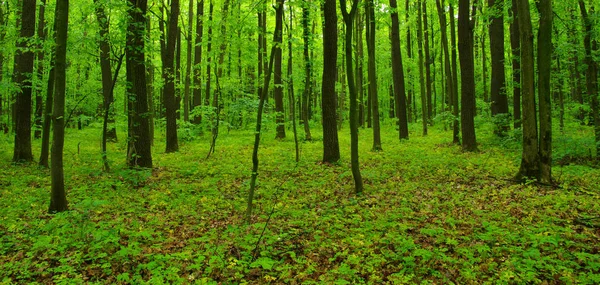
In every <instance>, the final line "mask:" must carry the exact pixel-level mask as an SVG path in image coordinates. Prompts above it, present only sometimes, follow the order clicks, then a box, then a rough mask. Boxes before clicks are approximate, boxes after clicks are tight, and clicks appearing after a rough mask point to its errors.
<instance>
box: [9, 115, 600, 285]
mask: <svg viewBox="0 0 600 285" xmlns="http://www.w3.org/2000/svg"><path fill="white" fill-rule="evenodd" d="M566 130H567V131H566V132H565V133H564V134H561V133H559V132H556V133H555V141H554V146H555V160H556V161H560V159H563V160H564V159H565V157H566V158H568V157H569V156H572V157H581V156H586V155H588V154H589V153H590V151H589V149H593V147H592V144H593V138H592V137H593V134H592V130H591V128H588V127H581V126H579V125H575V124H573V125H568V126H567V128H566ZM188 131H189V130H188ZM162 132H163V131H162V130H161V129H157V138H156V143H155V146H154V149H153V158H154V165H155V168H154V169H153V170H152V171H148V170H143V171H140V170H129V169H127V168H125V167H124V163H125V149H126V147H125V140H124V139H123V138H124V133H119V135H120V141H119V142H118V143H115V144H111V145H110V149H109V153H108V156H109V158H110V159H111V165H112V167H113V171H112V172H111V173H103V172H102V171H101V168H102V167H101V166H102V164H101V155H100V152H99V149H100V129H99V128H97V127H91V128H88V129H85V130H83V131H77V130H68V132H67V138H66V141H67V144H66V149H65V178H66V183H67V189H68V201H69V207H70V211H68V212H65V213H60V214H56V215H49V214H47V213H46V211H47V207H48V203H49V191H50V178H49V171H48V170H45V169H40V168H38V167H37V166H36V165H35V164H31V165H13V164H11V163H10V160H11V157H12V139H13V138H12V137H8V136H6V135H4V136H0V149H1V150H2V151H0V195H1V199H0V283H3V284H12V283H30V282H38V283H66V284H70V283H96V284H112V283H123V284H125V283H134V284H139V283H151V284H162V283H197V284H245V283H249V284H268V283H272V284H316V283H319V284H383V283H388V284H453V283H454V284H525V283H527V284H598V283H599V282H600V253H599V251H600V243H599V239H600V230H599V229H598V224H599V223H596V220H595V218H598V217H599V216H600V203H599V202H598V201H599V200H598V197H599V195H600V170H599V169H597V168H595V167H594V165H593V164H591V165H580V164H579V165H578V164H569V163H561V164H563V165H562V166H559V165H556V166H555V167H554V177H555V178H556V179H557V182H558V183H559V185H560V187H549V186H538V185H535V184H534V183H526V184H517V183H515V182H513V181H512V177H513V176H514V174H516V171H517V169H518V166H519V161H520V144H519V143H518V140H515V139H511V138H512V137H518V135H517V134H515V135H514V136H509V137H507V138H504V139H500V138H497V137H494V136H493V135H492V130H491V126H489V125H486V124H481V125H480V128H479V129H478V141H479V143H480V145H479V148H480V152H477V153H463V152H461V150H460V147H459V146H455V145H452V144H451V133H450V132H448V131H442V130H441V127H439V126H436V127H434V128H432V129H430V134H429V135H428V136H427V137H422V136H421V135H420V131H419V126H418V125H417V124H414V125H412V126H411V138H410V140H408V141H402V142H399V141H398V140H397V133H396V132H395V131H394V129H393V127H392V126H391V122H389V121H388V122H387V123H384V129H383V132H382V136H383V138H382V139H383V149H384V150H383V151H382V152H371V151H369V150H370V149H371V141H372V140H371V130H369V129H362V130H361V131H360V162H361V171H362V174H363V178H364V181H365V192H364V194H363V195H361V196H356V195H354V194H353V182H352V174H351V172H350V168H349V161H350V160H349V135H348V129H347V127H345V129H343V130H341V131H340V144H341V150H342V160H341V161H340V163H339V164H337V165H327V164H323V163H320V158H321V156H322V144H321V141H320V139H321V130H320V129H319V128H318V126H313V130H312V133H313V137H315V141H313V142H303V143H302V144H301V154H302V157H301V161H300V162H299V163H297V164H296V163H295V162H294V145H293V139H292V138H291V135H292V134H291V131H289V130H288V138H287V139H285V140H283V141H277V140H274V139H273V138H274V136H275V135H274V128H270V130H267V131H265V133H264V135H263V138H262V143H261V148H260V153H259V157H260V169H259V178H258V190H257V195H256V197H255V206H256V208H255V212H254V213H255V216H254V218H253V220H252V224H251V225H246V224H244V223H243V215H244V211H245V208H246V196H247V193H248V188H249V178H250V172H251V151H252V143H253V135H252V132H251V131H234V130H232V131H231V132H227V131H226V130H222V131H221V134H220V136H219V139H218V141H217V148H216V152H215V154H213V155H212V156H211V157H210V158H209V159H206V158H205V157H206V154H207V151H208V148H209V137H208V135H207V134H205V135H204V136H200V137H197V138H195V139H193V140H189V141H185V142H181V150H180V151H179V152H177V153H172V154H165V153H164V142H163V137H162V135H161V133H162ZM300 137H302V135H300ZM34 153H35V154H36V155H37V154H38V153H39V141H35V142H34ZM563 162H564V161H563ZM267 222H268V223H267ZM265 226H266V227H265ZM263 229H264V234H263V235H262V239H261V240H260V242H258V240H259V237H261V233H262V232H263Z"/></svg>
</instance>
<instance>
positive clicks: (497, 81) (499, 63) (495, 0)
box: [488, 0, 509, 136]
mask: <svg viewBox="0 0 600 285" xmlns="http://www.w3.org/2000/svg"><path fill="white" fill-rule="evenodd" d="M488 6H489V7H490V9H489V11H490V13H491V18H492V20H491V23H490V27H489V34H490V54H491V56H492V82H491V86H490V97H491V99H492V116H498V118H496V130H495V132H496V133H497V134H498V135H501V136H503V135H505V133H506V132H507V131H508V129H509V126H508V99H507V97H506V75H505V74H504V51H505V50H504V16H503V15H504V0H488Z"/></svg>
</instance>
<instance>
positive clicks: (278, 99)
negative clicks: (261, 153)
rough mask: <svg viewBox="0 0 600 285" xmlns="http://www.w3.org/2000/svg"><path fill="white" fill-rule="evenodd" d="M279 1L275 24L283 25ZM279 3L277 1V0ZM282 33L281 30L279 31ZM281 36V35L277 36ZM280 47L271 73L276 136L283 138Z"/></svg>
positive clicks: (276, 52)
mask: <svg viewBox="0 0 600 285" xmlns="http://www.w3.org/2000/svg"><path fill="white" fill-rule="evenodd" d="M280 1H281V3H280V4H278V5H277V10H276V12H275V25H276V26H277V25H281V26H283V3H284V0H280ZM278 3H279V1H278ZM279 32H280V33H282V32H283V31H279ZM279 37H280V38H282V36H281V35H280V36H279ZM282 54H283V52H282V47H281V46H279V47H277V49H276V50H275V73H274V74H273V84H274V85H275V86H274V88H273V89H274V91H273V95H274V97H275V111H276V112H277V115H276V118H275V122H276V123H277V132H276V133H277V134H276V136H275V137H276V138H278V139H283V138H285V116H284V110H283V82H282V80H281V79H282V72H281V70H282V68H281V66H282Z"/></svg>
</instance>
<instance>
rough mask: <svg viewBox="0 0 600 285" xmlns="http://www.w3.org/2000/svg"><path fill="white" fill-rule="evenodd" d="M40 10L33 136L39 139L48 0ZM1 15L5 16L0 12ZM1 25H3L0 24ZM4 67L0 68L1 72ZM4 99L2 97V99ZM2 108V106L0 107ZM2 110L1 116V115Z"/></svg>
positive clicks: (42, 1)
mask: <svg viewBox="0 0 600 285" xmlns="http://www.w3.org/2000/svg"><path fill="white" fill-rule="evenodd" d="M40 2H41V5H39V6H40V10H39V12H38V27H37V36H38V40H39V46H38V51H37V54H36V57H37V70H36V76H37V83H38V84H36V88H35V131H34V135H33V137H34V138H36V139H39V138H40V137H41V136H42V116H43V115H44V114H43V110H44V98H43V97H42V84H43V83H42V82H43V81H44V53H45V51H44V41H46V28H47V27H46V18H45V16H46V0H41V1H40ZM0 17H3V15H2V13H0ZM0 27H1V26H0ZM1 72H2V69H1V68H0V73H1ZM0 101H2V99H0ZM0 104H1V103H0ZM0 109H2V108H0ZM1 113H2V112H1V110H0V117H1Z"/></svg>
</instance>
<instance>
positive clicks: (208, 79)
mask: <svg viewBox="0 0 600 285" xmlns="http://www.w3.org/2000/svg"><path fill="white" fill-rule="evenodd" d="M213 10H214V4H213V2H212V0H211V1H210V5H209V8H208V38H207V44H206V89H205V92H204V93H206V94H204V106H210V94H211V93H210V92H211V90H210V88H211V85H210V83H211V78H212V73H211V68H212V56H213V55H212V40H213V36H212V33H213V30H212V29H213Z"/></svg>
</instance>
